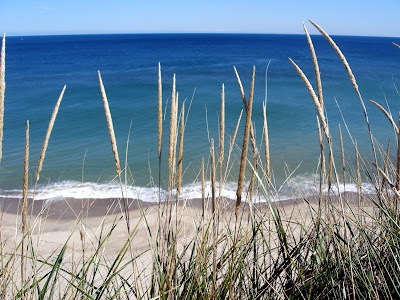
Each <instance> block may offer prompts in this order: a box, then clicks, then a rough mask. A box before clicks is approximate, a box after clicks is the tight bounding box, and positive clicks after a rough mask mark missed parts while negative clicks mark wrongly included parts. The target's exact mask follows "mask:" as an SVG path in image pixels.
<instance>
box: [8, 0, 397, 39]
mask: <svg viewBox="0 0 400 300" xmlns="http://www.w3.org/2000/svg"><path fill="white" fill-rule="evenodd" d="M399 12H400V0H383V1H378V0H363V1H360V0H358V1H352V0H335V1H331V0H275V1H270V0H248V1H243V0H241V1H237V0H230V1H229V0H202V1H196V0H186V1H184V0H168V1H167V0H165V1H161V0H147V1H146V0H141V1H136V0H131V1H128V0H108V1H103V0H97V1H95V0H63V1H61V0H0V32H5V33H6V35H8V36H12V35H48V34H100V33H278V34H281V33H288V34H302V33H303V28H302V22H307V20H308V19H311V20H313V21H314V22H316V23H318V24H319V25H321V26H322V27H323V28H324V29H325V31H327V32H328V33H329V34H331V35H365V36H391V37H399V36H400V18H399ZM307 27H308V28H309V31H310V32H311V33H316V31H315V30H314V29H312V28H311V25H308V26H307Z"/></svg>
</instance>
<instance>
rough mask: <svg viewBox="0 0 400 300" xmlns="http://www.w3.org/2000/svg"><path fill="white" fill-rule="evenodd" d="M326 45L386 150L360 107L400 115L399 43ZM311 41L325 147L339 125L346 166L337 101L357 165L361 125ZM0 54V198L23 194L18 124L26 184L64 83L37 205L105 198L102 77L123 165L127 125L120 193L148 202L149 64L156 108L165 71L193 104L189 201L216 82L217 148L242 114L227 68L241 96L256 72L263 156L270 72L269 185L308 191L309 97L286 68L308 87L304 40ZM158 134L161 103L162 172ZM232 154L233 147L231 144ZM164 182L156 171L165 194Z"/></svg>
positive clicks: (226, 38) (153, 180) (147, 38)
mask: <svg viewBox="0 0 400 300" xmlns="http://www.w3.org/2000/svg"><path fill="white" fill-rule="evenodd" d="M333 38H334V40H335V41H336V43H337V44H338V45H339V47H340V48H341V50H342V52H343V53H344V54H345V55H346V57H347V60H348V62H349V64H350V66H351V67H352V69H353V72H354V74H355V76H356V78H357V82H358V85H359V87H360V90H361V93H362V95H363V98H364V101H365V103H366V107H367V110H368V114H369V117H370V122H371V127H372V131H373V133H374V135H375V136H376V138H377V139H378V141H379V142H381V143H382V144H385V145H386V143H387V141H388V140H389V139H391V140H392V141H395V139H396V137H395V135H394V132H393V129H391V127H390V124H389V123H388V121H387V120H386V119H385V118H384V117H383V115H382V113H381V112H379V111H378V110H377V109H376V108H375V107H374V106H373V105H372V104H371V103H370V102H369V101H368V99H374V100H376V101H378V102H379V103H381V104H382V105H383V106H384V107H386V102H385V101H386V100H387V102H388V104H389V106H390V110H391V111H392V112H393V114H394V115H395V116H396V115H397V111H398V110H399V108H400V105H399V95H398V94H397V92H396V88H395V85H396V84H398V83H399V80H400V68H399V66H400V50H399V49H397V48H396V47H395V46H393V45H392V42H398V39H396V38H380V37H341V36H335V37H333ZM313 42H314V46H315V48H316V52H317V56H318V59H319V63H320V70H321V76H322V81H323V89H324V99H325V104H326V111H327V115H328V119H329V124H330V129H331V132H332V135H333V139H334V143H335V147H336V148H338V147H339V143H338V124H339V123H341V126H342V129H343V131H344V132H345V136H344V139H345V144H346V145H347V148H346V151H347V155H348V157H349V158H348V159H349V161H352V160H354V159H353V158H354V150H353V147H352V146H351V140H350V138H349V135H348V133H347V132H346V130H345V126H344V122H343V120H342V117H341V115H340V113H339V109H338V106H337V104H336V102H335V99H336V100H337V103H338V105H339V106H340V109H341V111H342V113H343V117H344V119H345V121H346V123H347V126H348V128H349V130H350V132H351V134H352V137H353V139H357V142H358V144H359V148H360V149H361V151H362V154H363V155H365V157H366V159H371V157H372V156H371V150H370V148H371V147H370V145H369V136H368V134H367V133H366V126H365V122H364V116H363V113H362V110H361V106H360V102H359V100H358V97H357V95H356V93H355V92H354V90H353V88H352V86H351V82H350V80H349V78H348V76H347V73H346V71H345V69H344V67H343V65H342V63H341V62H340V60H339V59H338V57H337V56H336V54H335V52H334V51H333V49H332V48H331V47H330V45H329V44H328V42H327V41H326V40H325V39H324V38H323V37H321V36H313ZM6 45H7V46H6V84H7V86H6V98H5V129H4V130H5V132H4V149H3V161H2V162H1V164H0V172H1V177H0V189H2V190H3V192H4V193H6V194H7V193H8V194H9V195H11V194H13V195H18V194H19V193H20V190H21V187H22V175H23V151H24V139H25V137H24V135H25V124H26V120H29V121H30V129H31V132H30V139H31V152H30V155H31V156H30V157H31V160H30V166H31V168H30V174H31V175H32V176H31V180H33V177H34V173H35V171H36V166H37V161H38V158H39V153H40V149H41V145H42V143H43V139H44V136H45V132H46V129H47V124H48V121H49V119H50V116H51V113H52V110H53V107H54V104H55V103H56V101H57V98H58V96H59V93H60V92H61V90H62V87H63V86H64V85H67V89H66V92H65V96H64V99H63V101H62V103H61V107H60V111H59V114H58V117H57V120H56V122H55V126H54V130H53V133H52V136H51V139H50V143H49V148H48V151H47V153H46V159H45V162H44V168H43V171H42V174H41V177H40V181H39V184H40V188H41V189H42V193H43V194H42V197H43V198H52V197H67V196H73V197H87V196H90V197H103V196H110V195H111V194H112V190H113V188H115V185H114V184H113V183H112V180H113V178H114V177H115V166H114V159H113V156H112V151H111V147H110V142H109V137H108V131H107V124H106V119H105V116H104V109H103V104H102V99H101V95H100V90H99V84H98V78H97V70H100V71H101V74H102V78H103V82H104V84H105V88H106V91H107V96H108V99H109V105H110V109H111V113H112V115H113V120H114V127H115V131H116V136H117V141H118V147H119V153H120V159H121V163H122V164H123V165H125V150H126V142H127V138H128V134H129V128H130V124H131V123H132V127H131V131H130V142H129V150H128V153H127V162H128V165H129V170H130V172H131V175H132V176H131V177H130V179H129V185H130V186H131V187H132V186H135V191H136V192H137V193H139V197H141V198H143V199H148V200H152V196H151V192H150V191H151V190H148V189H149V188H151V187H153V186H158V157H157V65H158V62H161V66H162V77H163V92H164V93H163V100H164V106H165V103H166V102H167V101H168V100H169V99H170V98H171V84H172V77H173V74H174V73H175V74H176V79H177V91H178V92H179V100H180V104H181V103H182V101H183V100H185V99H187V101H186V103H187V105H188V104H189V102H190V101H191V99H192V97H193V94H194V97H193V102H192V105H191V108H190V113H189V117H188V121H187V129H186V132H185V143H184V158H183V160H184V161H183V167H184V169H185V177H184V183H185V186H186V191H187V195H188V197H192V196H196V195H197V194H196V193H198V185H197V184H196V182H197V181H198V180H197V179H196V178H197V176H198V173H199V169H200V164H201V158H202V157H204V158H205V160H206V161H207V160H208V156H209V140H208V136H210V138H211V137H212V138H214V139H215V140H216V141H217V140H218V122H219V121H218V114H219V104H220V93H221V85H222V84H223V83H224V84H225V89H226V134H227V136H226V141H227V144H226V149H227V148H228V143H229V137H230V136H231V135H232V134H233V131H234V127H235V124H236V121H237V118H238V116H239V114H240V111H241V109H242V107H243V104H242V101H241V97H240V93H239V89H238V86H237V82H236V78H235V75H234V71H233V65H235V66H236V68H237V69H238V71H239V74H240V76H241V78H242V82H243V85H244V88H245V92H246V94H247V95H248V93H249V87H250V79H251V71H252V66H253V65H255V66H256V69H257V71H256V82H255V98H254V110H253V122H254V124H255V128H256V135H257V138H258V143H259V144H260V150H261V152H262V153H263V151H264V150H263V147H261V134H262V124H263V120H262V102H263V101H264V98H265V71H266V68H267V65H268V63H269V62H270V65H269V69H268V97H267V103H268V107H267V110H268V122H269V123H268V125H269V134H270V146H271V159H272V168H273V171H274V176H275V180H276V185H277V186H278V187H279V186H280V185H281V184H282V183H283V181H284V179H285V178H286V176H287V175H288V174H289V173H290V172H291V171H293V170H294V169H296V168H297V167H298V166H299V167H298V169H297V170H296V172H295V173H294V175H293V180H295V181H296V182H297V183H298V184H299V186H303V187H306V188H307V187H308V186H309V185H312V182H313V180H314V179H313V178H314V177H313V174H314V173H315V172H316V168H317V164H318V155H319V144H318V131H317V123H316V111H315V108H314V105H313V103H312V101H311V99H310V97H309V94H308V92H307V89H306V88H305V87H304V85H303V83H302V81H301V79H300V78H299V76H298V75H297V73H296V71H295V70H294V68H293V66H292V65H291V63H290V62H289V60H288V57H290V58H292V59H293V60H294V61H295V62H296V63H297V64H298V65H299V66H300V67H301V68H302V69H303V71H304V72H305V73H306V75H307V76H308V77H309V79H310V81H311V82H312V84H313V85H314V86H315V80H314V71H313V67H312V62H311V57H310V52H309V48H308V45H307V41H306V37H305V36H303V35H246V34H240V35H239V34H145V35H75V36H26V37H8V38H7V41H6ZM194 91H195V93H194ZM385 99H386V100H385ZM206 111H207V114H206ZM395 112H396V113H395ZM206 116H207V118H206ZM207 120H208V130H209V133H208V132H207ZM243 124H244V119H243V120H242V126H241V129H240V131H239V135H238V138H239V139H240V138H241V137H242V135H243ZM168 129H169V101H168V106H167V113H166V119H165V123H164V137H165V139H164V147H163V158H164V163H163V168H164V170H166V159H167V153H168V152H167V145H168V144H167V139H166V138H167V136H168ZM216 144H218V143H216ZM238 144H239V145H241V140H238ZM393 149H394V148H393ZM337 153H338V154H339V152H337ZM237 159H238V152H237V151H236V152H235V153H234V155H233V157H232V162H234V163H235V165H234V167H233V169H232V170H231V171H230V176H229V177H228V183H227V185H226V186H227V193H228V194H229V193H230V192H232V191H229V186H230V182H234V181H235V180H237V178H236V176H237V166H236V165H237ZM338 160H339V156H338ZM167 178H168V177H167V176H166V173H164V172H163V176H162V185H163V186H165V185H166V180H167ZM132 179H133V180H134V183H132ZM284 190H285V187H283V188H282V191H284ZM11 191H12V192H11ZM99 191H100V192H99ZM117 191H118V189H117ZM110 193H111V194H110ZM117 193H118V192H117ZM145 194H146V196H144V195H145ZM229 195H231V194H229ZM38 197H40V195H39V196H38Z"/></svg>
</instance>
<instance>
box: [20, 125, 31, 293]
mask: <svg viewBox="0 0 400 300" xmlns="http://www.w3.org/2000/svg"><path fill="white" fill-rule="evenodd" d="M28 176H29V121H27V122H26V131H25V155H24V179H23V184H22V228H21V231H22V241H21V290H23V288H24V286H23V285H24V282H25V259H26V257H25V233H26V228H27V227H28V226H27V220H26V216H27V211H28V187H29V182H28V181H29V177H28ZM22 298H24V296H22Z"/></svg>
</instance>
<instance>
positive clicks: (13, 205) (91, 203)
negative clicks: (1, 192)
mask: <svg viewBox="0 0 400 300" xmlns="http://www.w3.org/2000/svg"><path fill="white" fill-rule="evenodd" d="M341 195H342V197H344V198H345V199H346V201H347V202H348V203H352V204H357V202H358V194H357V193H355V192H343V193H342V194H341ZM368 197H373V194H366V195H364V197H363V198H364V199H365V198H368ZM339 199H340V198H339V195H337V194H331V195H328V194H323V195H322V198H321V201H322V202H324V201H332V202H334V203H336V202H339ZM205 201H206V203H205V209H206V210H210V205H211V204H210V202H211V199H210V198H206V200H205ZM217 201H219V203H220V209H222V210H228V211H234V210H235V200H233V199H230V198H226V197H223V198H222V199H221V200H219V199H218V198H217ZM318 201H319V196H318V195H307V196H306V197H292V198H289V199H284V200H277V201H273V202H274V203H275V205H276V206H278V207H289V206H294V205H299V204H304V203H306V202H308V203H310V204H317V203H318ZM46 202H47V203H46ZM171 203H173V204H175V203H176V201H172V202H171ZM21 204H22V199H19V200H18V201H17V199H15V198H12V199H10V198H0V208H1V212H2V213H7V214H12V215H20V214H21V206H22V205H21ZM166 204H167V202H162V203H161V206H164V205H166ZM178 205H179V206H185V207H190V208H196V209H201V208H202V199H201V198H192V199H184V200H179V202H178ZM241 205H242V206H243V207H244V209H245V210H246V209H248V207H249V204H248V202H247V201H243V202H242V204H241ZM127 206H128V210H129V211H130V212H137V211H140V210H141V209H143V210H147V209H148V208H155V207H157V206H158V203H157V202H147V201H142V200H138V199H132V198H129V199H127ZM254 206H255V207H256V208H258V209H264V208H268V202H267V201H263V202H256V203H254ZM123 207H124V203H123V201H122V199H121V198H103V199H93V198H84V199H77V198H65V199H64V200H57V201H50V202H48V201H46V200H35V201H34V202H33V207H32V199H31V198H30V199H28V214H32V216H38V215H39V214H40V213H41V212H42V213H41V215H42V216H44V217H46V218H49V219H61V220H71V219H77V218H78V217H85V218H96V217H103V216H106V215H118V214H120V213H121V209H122V208H123Z"/></svg>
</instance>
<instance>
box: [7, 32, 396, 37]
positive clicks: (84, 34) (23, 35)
mask: <svg viewBox="0 0 400 300" xmlns="http://www.w3.org/2000/svg"><path fill="white" fill-rule="evenodd" d="M202 34H212V35H305V34H304V33H255V32H206V31H205V32H109V33H100V32H99V33H25V34H10V35H7V33H5V35H6V37H45V36H87V35H202ZM310 35H311V36H322V35H320V34H319V33H312V34H310ZM330 36H343V37H380V38H400V37H397V36H385V35H356V34H330Z"/></svg>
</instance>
